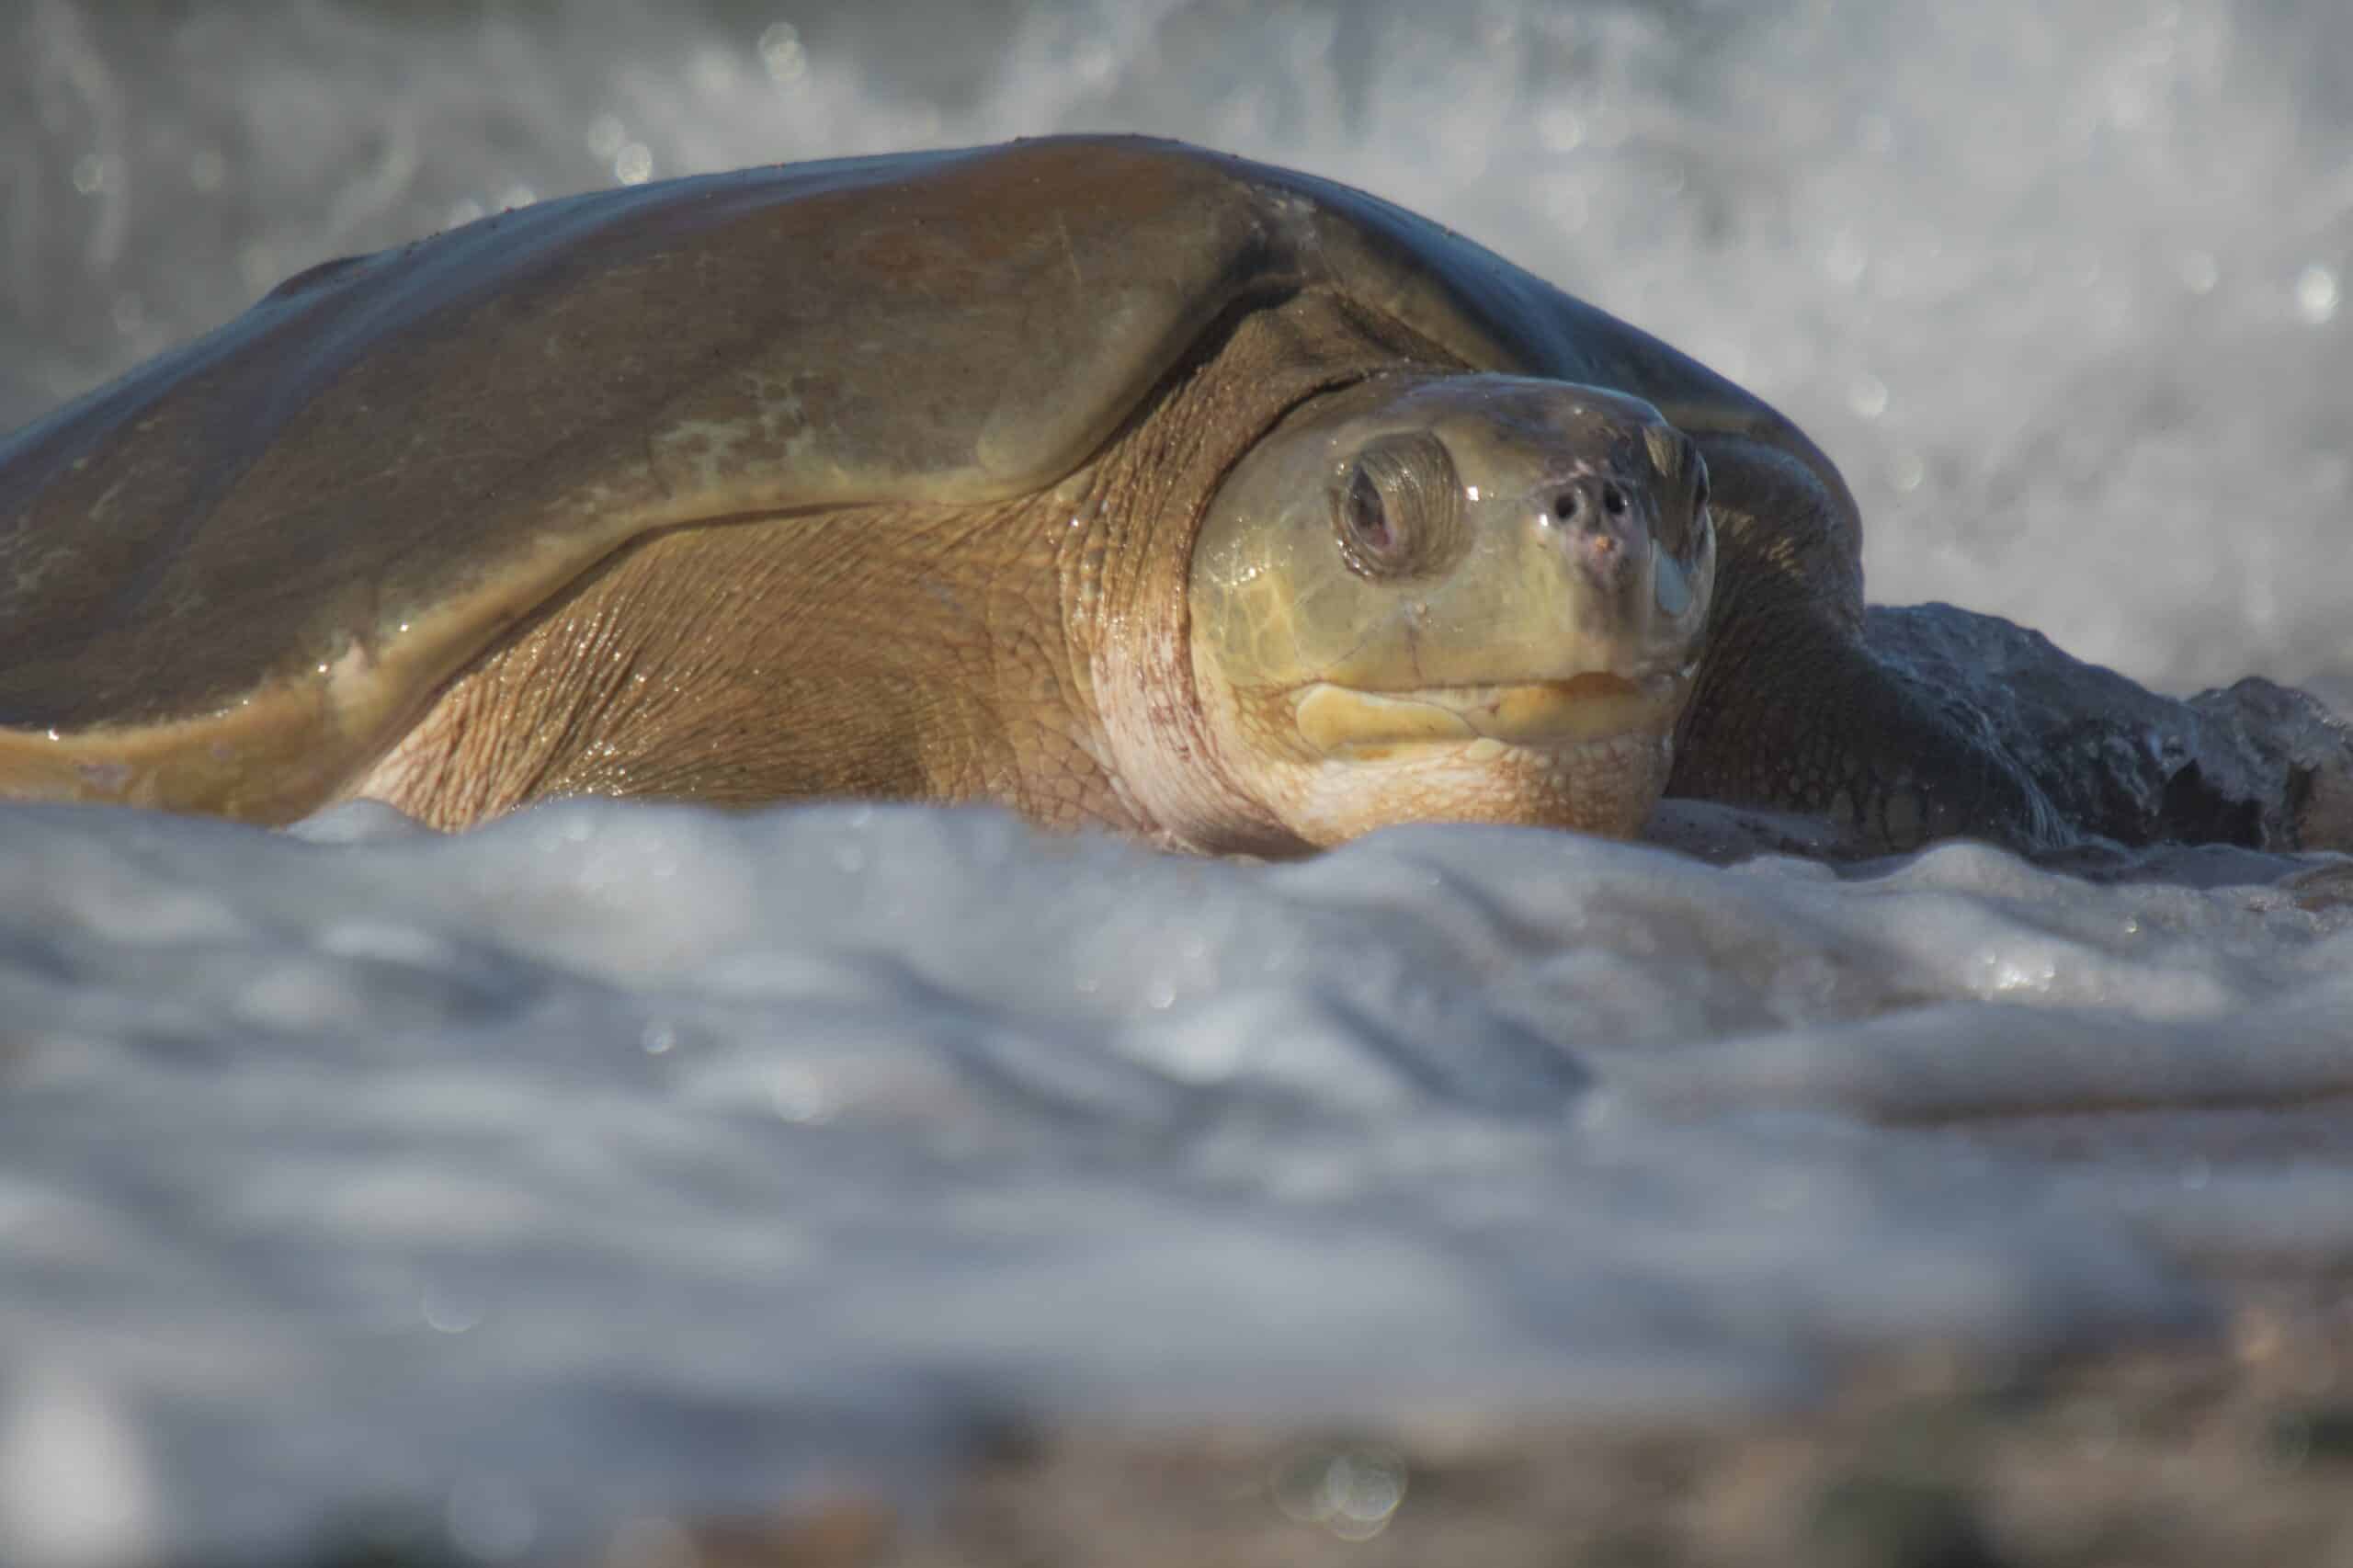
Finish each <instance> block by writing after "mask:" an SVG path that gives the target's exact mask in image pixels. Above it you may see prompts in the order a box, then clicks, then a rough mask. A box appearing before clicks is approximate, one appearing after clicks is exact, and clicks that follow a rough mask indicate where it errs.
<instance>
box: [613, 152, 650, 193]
mask: <svg viewBox="0 0 2353 1568" xmlns="http://www.w3.org/2000/svg"><path fill="white" fill-rule="evenodd" d="M653 175H654V153H653V150H652V149H650V148H649V147H647V146H646V144H645V143H644V142H631V143H630V144H629V145H628V146H626V147H623V148H622V149H621V150H620V152H619V153H614V154H613V177H614V178H615V179H617V180H619V181H620V182H621V183H622V184H623V185H643V184H644V183H645V182H646V181H647V180H648V179H650V178H652V177H653Z"/></svg>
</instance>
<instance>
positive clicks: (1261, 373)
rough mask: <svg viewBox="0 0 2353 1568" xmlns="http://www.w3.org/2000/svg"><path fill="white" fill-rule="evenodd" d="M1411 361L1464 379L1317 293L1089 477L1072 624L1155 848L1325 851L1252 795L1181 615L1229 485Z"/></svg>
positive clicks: (1197, 375)
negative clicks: (1291, 428) (1365, 384)
mask: <svg viewBox="0 0 2353 1568" xmlns="http://www.w3.org/2000/svg"><path fill="white" fill-rule="evenodd" d="M1401 360H1402V361H1404V362H1409V363H1410V362H1419V363H1421V364H1424V365H1426V366H1427V368H1429V369H1460V368H1461V367H1460V366H1459V365H1458V364H1457V363H1456V362H1454V361H1453V360H1451V359H1450V358H1448V357H1447V356H1445V355H1444V354H1443V353H1442V352H1440V351H1438V350H1437V349H1435V348H1434V347H1431V346H1430V345H1428V344H1427V343H1425V342H1423V341H1422V340H1420V339H1418V338H1415V337H1412V336H1411V335H1408V334H1406V333H1405V332H1404V329H1402V328H1399V327H1397V326H1395V325H1394V324H1390V323H1386V322H1380V321H1374V320H1370V319H1367V318H1365V317H1363V316H1362V315H1360V314H1359V313H1358V312H1356V311H1354V310H1352V309H1350V308H1349V307H1347V306H1345V305H1343V304H1341V303H1339V302H1338V301H1335V300H1334V299H1333V298H1332V297H1330V296H1328V295H1325V294H1322V293H1319V292H1313V291H1311V292H1308V293H1304V294H1302V295H1299V296H1297V297H1295V298H1293V299H1291V300H1289V301H1285V302H1284V303H1282V304H1281V305H1280V306H1278V307H1275V308H1272V309H1267V310H1262V311H1256V312H1251V313H1250V314H1248V315H1245V316H1244V317H1242V318H1241V320H1240V321H1239V322H1238V323H1237V324H1235V326H1234V328H1233V332H1232V334H1231V335H1230V336H1229V337H1228V338H1227V339H1226V340H1225V342H1224V343H1223V344H1222V346H1220V347H1219V348H1218V349H1217V350H1216V351H1215V352H1214V353H1213V354H1212V355H1211V356H1209V357H1207V358H1205V359H1203V360H1202V361H1200V362H1199V363H1198V364H1197V366H1196V367H1195V368H1194V369H1192V370H1191V371H1190V372H1189V373H1188V375H1187V377H1186V379H1185V381H1184V382H1183V383H1182V385H1181V386H1179V387H1178V388H1177V389H1176V390H1175V391H1174V392H1173V393H1172V395H1171V396H1170V398H1169V399H1168V401H1167V402H1166V403H1165V404H1164V405H1163V407H1162V409H1161V410H1160V411H1159V412H1157V413H1155V414H1154V415H1152V416H1151V417H1150V418H1149V419H1147V420H1146V421H1144V422H1143V423H1142V426H1139V427H1138V428H1136V429H1134V430H1133V431H1132V432H1131V434H1130V435H1128V436H1127V437H1125V438H1124V439H1123V440H1122V441H1121V442H1120V444H1119V447H1118V450H1117V452H1116V454H1115V455H1114V456H1112V457H1111V458H1110V459H1108V460H1107V461H1106V462H1105V463H1103V464H1101V465H1099V466H1098V469H1097V471H1096V472H1094V474H1093V476H1092V481H1091V489H1092V491H1093V493H1092V494H1090V495H1089V496H1088V497H1087V500H1086V505H1087V506H1088V507H1089V508H1090V509H1091V511H1092V514H1093V516H1092V519H1091V525H1090V526H1089V527H1088V528H1086V529H1084V530H1083V531H1084V533H1085V534H1086V543H1085V544H1084V545H1083V546H1082V547H1081V560H1082V561H1083V562H1086V563H1087V564H1086V566H1085V568H1084V569H1082V570H1081V571H1080V572H1079V573H1078V574H1076V575H1075V576H1074V574H1073V573H1072V571H1071V569H1070V566H1069V560H1070V556H1069V553H1068V552H1065V556H1064V560H1065V567H1064V582H1065V584H1068V585H1072V586H1073V588H1074V590H1075V591H1074V592H1068V593H1066V602H1069V603H1070V605H1071V608H1070V609H1069V611H1068V612H1067V613H1068V616H1069V624H1070V625H1071V627H1072V629H1073V632H1074V640H1075V642H1076V643H1077V645H1078V649H1079V651H1080V653H1082V655H1083V659H1084V667H1086V669H1087V670H1088V671H1089V672H1090V674H1091V676H1092V681H1093V686H1094V697H1095V702H1096V707H1097V721H1098V722H1099V723H1100V725H1101V728H1102V733H1103V737H1104V740H1105V744H1107V746H1108V751H1109V753H1110V757H1109V760H1110V763H1111V767H1110V768H1109V769H1108V771H1109V774H1110V778H1111V783H1112V787H1113V789H1114V790H1116V791H1117V792H1118V795H1119V798H1120V801H1121V803H1122V805H1123V806H1124V807H1125V809H1126V811H1127V812H1128V813H1129V814H1130V815H1131V817H1132V819H1133V822H1134V826H1135V831H1137V832H1138V833H1140V834H1141V835H1142V836H1143V837H1144V838H1146V839H1147V840H1149V841H1150V842H1152V843H1153V844H1154V845H1156V846H1159V847H1161V848H1164V849H1177V850H1186V851H1189V852H1192V853H1195V854H1212V855H1220V854H1223V855H1231V854H1243V855H1257V856H1266V857H1269V858H1273V857H1289V856H1296V855H1303V854H1307V853H1309V852H1311V851H1312V850H1313V848H1314V847H1315V846H1313V844H1311V843H1309V842H1308V841H1307V840H1305V839H1303V838H1302V837H1300V836H1299V835H1297V834H1296V833H1293V832H1292V831H1291V830H1290V828H1288V827H1286V826H1285V825H1284V824H1282V822H1281V821H1280V820H1279V818H1278V817H1277V816H1276V814H1275V813H1274V812H1272V811H1271V810H1270V809H1268V807H1267V805H1266V804H1265V803H1264V802H1262V801H1259V800H1258V799H1256V796H1255V795H1254V794H1253V793H1252V792H1251V791H1250V790H1248V789H1247V788H1246V787H1245V785H1244V784H1243V782H1242V779H1243V778H1244V774H1243V771H1242V770H1241V769H1240V768H1239V767H1237V766H1236V765H1235V764H1236V759H1234V758H1233V757H1231V756H1228V755H1227V754H1226V750H1225V748H1224V746H1223V745H1222V744H1221V743H1220V741H1219V740H1218V738H1217V737H1216V735H1215V734H1214V733H1212V731H1211V725H1210V723H1209V721H1208V719H1207V716H1206V714H1205V712H1204V710H1203V708H1202V704H1201V701H1200V699H1199V693H1198V691H1197V690H1196V688H1195V684H1194V674H1193V665H1192V653H1191V647H1190V643H1191V625H1190V622H1189V620H1188V615H1187V597H1188V591H1189V586H1190V581H1191V574H1192V552H1193V541H1194V540H1195V538H1196V537H1197V535H1198V534H1199V529H1200V525H1201V520H1202V517H1203V516H1204V514H1205V513H1206V511H1207V509H1208V506H1209V504H1210V501H1211V497H1212V496H1213V495H1214V494H1216V491H1217V487H1218V484H1219V483H1220V481H1221V480H1222V478H1223V477H1224V475H1225V474H1226V472H1228V471H1230V470H1231V469H1232V468H1233V464H1234V463H1235V462H1237V461H1238V460H1240V459H1241V457H1242V455H1243V454H1244V453H1245V452H1246V451H1247V450H1249V449H1250V448H1251V447H1252V446H1253V445H1254V444H1255V443H1256V441H1257V440H1258V439H1259V438H1260V437H1262V436H1264V435H1265V434H1266V433H1267V431H1268V430H1271V429H1272V428H1273V427H1274V426H1276V425H1277V424H1278V423H1279V422H1280V421H1281V419H1282V417H1283V416H1284V415H1286V414H1288V413H1290V411H1291V410H1292V409H1294V408H1296V407H1297V406H1299V404H1301V403H1304V402H1305V401H1307V400H1308V399H1309V398H1312V397H1314V396H1317V395H1319V394H1321V393H1323V392H1330V391H1332V390H1334V389H1336V388H1338V387H1342V386H1346V385H1348V384H1350V383H1351V382H1354V381H1360V380H1362V379H1363V378H1364V377H1365V376H1367V375H1370V374H1371V373H1373V372H1374V371H1376V370H1380V369H1395V368H1396V367H1397V366H1398V365H1399V364H1400V362H1401ZM1148 491H1156V492H1157V494H1149V493H1148ZM1074 531H1075V530H1074Z"/></svg>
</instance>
